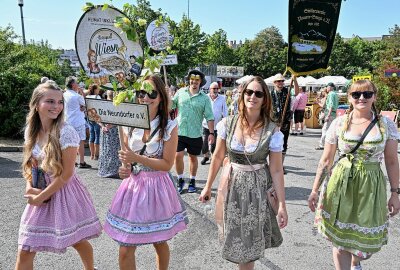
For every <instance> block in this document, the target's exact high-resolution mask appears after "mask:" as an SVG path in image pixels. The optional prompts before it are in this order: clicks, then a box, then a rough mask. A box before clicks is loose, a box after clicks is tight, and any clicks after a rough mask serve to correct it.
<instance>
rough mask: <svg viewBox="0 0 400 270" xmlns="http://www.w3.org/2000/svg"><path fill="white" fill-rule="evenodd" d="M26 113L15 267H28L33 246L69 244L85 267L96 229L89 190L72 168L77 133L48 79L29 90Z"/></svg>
mask: <svg viewBox="0 0 400 270" xmlns="http://www.w3.org/2000/svg"><path fill="white" fill-rule="evenodd" d="M29 108H30V111H29V114H28V116H27V119H26V130H25V145H24V157H23V162H22V173H23V176H24V177H25V179H26V180H27V181H26V191H25V198H27V199H28V205H27V206H26V208H25V211H24V213H23V215H22V218H21V224H20V229H19V239H18V246H19V251H18V256H17V262H16V266H15V269H33V260H34V258H35V255H36V252H39V251H50V252H55V253H63V252H65V251H66V249H67V247H70V246H72V247H74V248H75V249H76V250H77V251H78V253H79V255H80V257H81V259H82V263H83V265H84V269H85V270H91V269H93V268H94V267H93V249H92V246H91V245H90V243H89V242H88V239H90V238H94V237H97V236H99V235H100V232H101V224H100V222H99V220H98V218H97V215H96V211H95V209H94V207H93V203H92V200H91V198H90V195H89V194H88V192H87V189H86V187H85V186H84V185H83V184H82V182H81V180H80V178H79V177H78V175H77V174H76V173H75V166H74V162H75V157H76V153H77V149H78V147H79V144H80V138H79V136H78V134H77V132H76V131H75V129H74V128H73V127H72V126H70V125H69V124H67V123H65V122H64V114H63V112H64V101H63V93H62V91H61V89H60V88H58V86H56V85H55V83H54V82H53V81H47V82H45V83H43V84H39V86H38V87H37V88H36V89H35V90H34V91H33V94H32V98H31V101H30V103H29Z"/></svg>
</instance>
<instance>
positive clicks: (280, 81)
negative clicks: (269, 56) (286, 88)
mask: <svg viewBox="0 0 400 270" xmlns="http://www.w3.org/2000/svg"><path fill="white" fill-rule="evenodd" d="M276 82H284V80H277V81H276Z"/></svg>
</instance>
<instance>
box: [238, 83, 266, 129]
mask: <svg viewBox="0 0 400 270" xmlns="http://www.w3.org/2000/svg"><path fill="white" fill-rule="evenodd" d="M251 82H257V83H259V84H260V85H261V88H262V90H263V92H264V100H263V104H262V106H261V111H260V118H259V119H258V121H257V122H256V124H255V125H254V126H253V127H252V128H251V129H250V134H253V133H254V132H255V130H256V129H257V128H259V127H263V126H264V125H268V124H269V123H270V122H272V119H273V112H272V100H271V94H270V92H269V90H268V86H267V85H266V84H265V82H264V80H263V78H261V77H259V76H255V77H253V78H251V79H250V80H249V81H247V82H246V83H244V84H243V85H242V92H241V94H240V98H239V106H238V107H239V116H240V123H241V125H242V127H244V128H250V126H249V121H248V120H247V115H246V108H245V104H244V95H245V90H246V89H247V86H248V85H249V84H250V83H251Z"/></svg>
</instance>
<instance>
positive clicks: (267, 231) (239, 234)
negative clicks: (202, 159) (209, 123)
mask: <svg viewBox="0 0 400 270" xmlns="http://www.w3.org/2000/svg"><path fill="white" fill-rule="evenodd" d="M217 130H218V137H217V146H216V149H215V152H214V157H213V159H212V161H211V165H210V171H209V174H208V179H207V184H206V186H205V187H204V189H203V191H202V193H201V195H200V197H199V200H200V201H202V202H205V201H208V200H209V199H210V198H211V187H212V184H213V182H214V180H215V177H216V175H217V173H218V170H219V168H220V167H221V165H222V163H223V160H224V158H225V154H226V153H227V154H228V158H229V163H228V164H226V165H225V166H224V172H225V173H223V175H227V176H228V177H226V178H225V177H222V178H221V180H220V185H219V188H218V197H217V203H216V205H217V206H216V217H217V223H218V225H219V228H220V229H221V230H220V233H221V235H220V236H221V238H222V239H223V247H222V257H223V258H224V259H226V260H228V261H231V262H233V263H236V264H238V265H239V269H254V261H256V260H258V259H260V258H262V257H264V251H265V249H267V248H271V247H277V246H279V245H280V244H281V243H282V235H281V232H280V228H284V227H285V226H286V225H287V221H288V216H287V211H286V204H285V189H284V179H283V166H282V150H283V134H282V132H280V130H279V128H278V127H277V125H276V124H275V123H274V122H273V121H272V104H271V96H270V93H269V91H268V88H267V85H266V84H265V82H264V80H263V79H262V78H261V77H254V78H252V79H251V80H249V81H248V82H246V83H245V84H244V85H243V91H242V93H241V95H240V97H239V113H238V115H235V116H229V117H227V118H224V119H223V120H222V121H221V122H219V123H218V125H217ZM267 158H269V162H268V163H269V164H268V165H266V161H267ZM226 172H228V173H227V174H226ZM272 186H274V188H275V191H276V196H277V198H278V201H279V209H278V212H277V213H276V216H275V213H274V211H273V209H272V207H271V205H270V204H269V203H268V200H267V191H268V189H270V188H271V187H272ZM218 217H220V218H218Z"/></svg>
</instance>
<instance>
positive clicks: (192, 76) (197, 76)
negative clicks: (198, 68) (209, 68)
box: [190, 74, 201, 81]
mask: <svg viewBox="0 0 400 270" xmlns="http://www.w3.org/2000/svg"><path fill="white" fill-rule="evenodd" d="M190 79H191V80H194V81H200V79H201V78H200V75H194V74H192V75H190Z"/></svg>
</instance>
